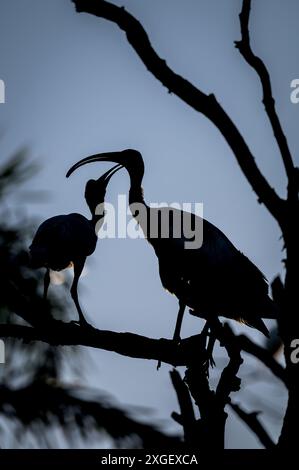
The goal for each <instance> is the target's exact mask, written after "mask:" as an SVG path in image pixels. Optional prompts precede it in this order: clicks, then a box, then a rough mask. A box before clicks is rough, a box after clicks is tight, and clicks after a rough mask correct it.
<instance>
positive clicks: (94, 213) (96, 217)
mask: <svg viewBox="0 0 299 470" xmlns="http://www.w3.org/2000/svg"><path fill="white" fill-rule="evenodd" d="M89 209H90V212H91V219H90V223H91V224H92V225H93V227H95V226H96V225H97V223H98V222H100V220H102V219H103V218H104V217H105V211H104V203H99V204H98V205H96V206H94V208H91V207H89Z"/></svg>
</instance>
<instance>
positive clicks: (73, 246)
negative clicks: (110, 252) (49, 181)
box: [29, 165, 122, 326]
mask: <svg viewBox="0 0 299 470" xmlns="http://www.w3.org/2000/svg"><path fill="white" fill-rule="evenodd" d="M120 168H122V165H116V166H114V167H113V168H111V169H110V170H109V171H107V172H106V173H105V174H103V175H102V176H101V177H100V178H99V179H97V180H89V181H88V182H87V183H86V186H85V200H86V202H87V205H88V207H89V210H90V212H91V219H87V218H86V217H84V216H83V215H81V214H76V213H73V214H67V215H57V216H55V217H51V218H50V219H47V220H46V221H45V222H43V223H42V224H41V225H40V226H39V228H38V229H37V232H36V234H35V236H34V238H33V241H32V244H31V245H30V247H29V250H30V265H31V267H33V268H41V267H45V268H46V273H45V277H44V298H46V297H47V292H48V287H49V283H50V270H53V271H61V270H62V269H65V268H67V267H70V266H73V267H74V279H73V282H72V286H71V289H70V292H71V296H72V299H73V301H74V303H75V306H76V309H77V312H78V315H79V323H80V325H81V326H89V324H88V323H87V321H86V320H85V318H84V315H83V313H82V309H81V307H80V304H79V300H78V282H79V278H80V275H81V273H82V270H83V268H84V264H85V261H86V258H87V257H88V256H90V255H91V254H92V253H93V252H94V250H95V248H96V244H97V239H98V237H97V233H96V232H97V231H98V230H99V229H100V228H101V226H102V224H103V222H104V215H105V214H104V211H99V213H98V211H97V210H96V209H97V207H98V205H99V204H103V203H104V200H105V194H106V188H107V185H108V183H109V180H110V178H111V176H112V175H113V174H114V173H116V172H117V171H118V170H119V169H120Z"/></svg>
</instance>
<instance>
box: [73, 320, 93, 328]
mask: <svg viewBox="0 0 299 470" xmlns="http://www.w3.org/2000/svg"><path fill="white" fill-rule="evenodd" d="M70 324H74V325H78V326H80V327H81V328H93V326H91V325H90V324H89V323H88V322H87V321H86V320H83V321H82V320H72V321H70Z"/></svg>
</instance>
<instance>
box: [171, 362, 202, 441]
mask: <svg viewBox="0 0 299 470" xmlns="http://www.w3.org/2000/svg"><path fill="white" fill-rule="evenodd" d="M170 377H171V381H172V385H173V387H174V389H175V392H176V395H177V399H178V402H179V406H180V410H181V414H180V416H177V415H176V414H174V419H175V420H176V421H177V422H179V423H180V424H181V425H182V426H183V429H184V442H185V443H186V444H187V445H195V444H196V441H195V439H197V438H198V436H196V433H195V426H196V419H195V415H194V410H193V405H192V400H191V397H190V394H189V390H188V387H187V385H186V384H185V383H184V381H183V380H182V378H181V376H180V374H179V372H178V371H177V370H175V369H174V370H172V371H170Z"/></svg>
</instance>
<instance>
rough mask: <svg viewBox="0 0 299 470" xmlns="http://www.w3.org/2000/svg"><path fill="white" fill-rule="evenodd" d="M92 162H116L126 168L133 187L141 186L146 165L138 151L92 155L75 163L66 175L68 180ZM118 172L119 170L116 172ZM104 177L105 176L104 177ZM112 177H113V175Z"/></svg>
mask: <svg viewBox="0 0 299 470" xmlns="http://www.w3.org/2000/svg"><path fill="white" fill-rule="evenodd" d="M92 162H114V163H118V164H120V165H121V166H123V167H125V168H126V170H127V171H128V173H129V175H130V178H131V186H132V185H134V186H141V182H142V178H143V174H144V163H143V159H142V156H141V153H140V152H138V151H137V150H133V149H127V150H123V151H120V152H106V153H98V154H95V155H91V156H89V157H86V158H83V159H82V160H80V161H79V162H77V163H75V165H73V166H72V167H71V168H70V169H69V171H68V172H67V174H66V177H67V178H68V177H69V176H70V175H71V174H72V173H73V172H74V171H75V170H77V169H78V168H80V167H81V166H83V165H86V164H87V163H92ZM116 171H117V170H116ZM103 176H104V175H103ZM111 176H112V175H111Z"/></svg>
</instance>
